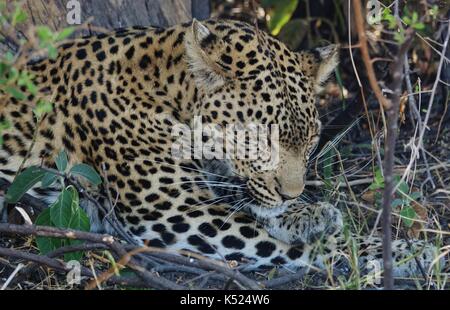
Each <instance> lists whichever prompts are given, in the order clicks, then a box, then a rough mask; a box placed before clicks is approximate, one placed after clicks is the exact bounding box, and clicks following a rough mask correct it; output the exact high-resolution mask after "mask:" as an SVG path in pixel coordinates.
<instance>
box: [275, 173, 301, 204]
mask: <svg viewBox="0 0 450 310" xmlns="http://www.w3.org/2000/svg"><path fill="white" fill-rule="evenodd" d="M275 181H276V186H275V190H276V192H277V193H278V194H279V195H280V197H281V198H282V199H283V200H293V199H296V198H298V197H300V195H301V194H302V193H303V190H304V189H305V185H304V183H303V182H296V183H295V184H286V183H285V184H283V183H282V182H280V180H279V179H278V178H276V179H275Z"/></svg>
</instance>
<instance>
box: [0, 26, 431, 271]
mask: <svg viewBox="0 0 450 310" xmlns="http://www.w3.org/2000/svg"><path fill="white" fill-rule="evenodd" d="M338 60H339V46H338V45H329V46H326V47H320V48H316V49H312V50H304V51H297V52H294V51H291V50H289V48H288V47H287V46H286V45H285V44H284V43H282V42H281V41H279V40H278V39H276V38H275V37H273V36H271V35H269V34H268V33H266V32H264V31H262V30H260V29H258V28H257V27H254V26H253V25H250V24H248V23H245V22H241V21H233V20H215V19H209V20H204V21H198V20H196V19H194V20H192V21H190V22H188V23H184V24H179V25H176V26H172V27H167V28H155V27H132V28H126V29H119V30H116V31H113V32H111V33H104V34H97V35H93V36H90V37H82V38H78V39H72V40H69V41H67V42H63V43H61V44H60V45H59V46H58V56H57V57H56V58H55V59H42V60H38V61H35V62H33V63H30V64H28V65H27V67H26V68H27V70H29V71H30V72H31V73H32V74H33V75H34V77H35V83H36V85H38V93H37V94H35V95H33V94H27V99H26V100H18V99H16V98H14V97H12V96H9V95H6V94H1V95H2V98H3V99H2V101H1V102H0V120H9V122H10V123H11V127H10V128H9V129H7V130H5V131H4V132H3V144H2V146H1V147H0V178H2V179H5V180H6V181H9V182H12V181H13V179H14V176H15V175H16V174H17V172H18V171H19V170H20V169H25V168H26V167H29V166H32V165H41V166H42V165H43V166H46V167H54V158H55V157H56V156H57V155H58V153H59V152H60V151H61V150H64V151H65V152H66V153H67V156H68V159H69V166H72V165H75V164H77V163H85V164H88V165H90V166H91V167H93V168H94V169H95V170H96V171H97V172H98V173H99V174H100V175H102V176H103V180H104V182H103V184H102V185H101V186H100V187H99V188H93V189H92V190H93V191H97V192H98V199H99V202H100V203H101V204H105V205H107V198H106V197H112V199H110V200H111V201H112V202H113V210H112V211H113V213H114V214H115V216H117V219H118V220H119V222H120V223H121V225H122V226H123V228H124V230H125V231H126V232H127V234H129V235H130V236H132V237H133V238H134V240H137V241H138V242H140V243H142V244H145V245H147V246H149V247H155V248H161V249H165V250H170V251H189V252H194V253H198V254H200V255H203V256H205V257H208V258H212V259H218V260H221V261H226V262H236V263H237V264H238V265H239V266H240V268H241V270H260V269H264V268H287V269H289V270H297V269H299V268H305V269H307V270H315V269H317V268H319V269H320V268H325V267H326V266H327V262H329V261H333V262H337V261H338V260H337V259H336V260H335V259H334V257H337V256H341V258H340V259H342V257H343V258H344V259H345V258H346V259H347V260H350V259H349V257H356V260H357V267H358V268H360V269H361V272H369V270H370V268H369V267H368V264H369V263H373V262H375V263H377V264H379V265H380V266H381V267H382V266H383V258H382V253H383V251H382V239H381V238H380V237H378V236H370V237H369V236H362V237H361V236H354V238H355V239H354V240H358V241H357V242H356V243H357V244H358V248H357V250H356V253H353V254H351V255H350V254H348V253H349V250H348V249H349V248H350V246H349V243H348V242H349V241H348V240H349V238H348V237H345V236H344V235H345V234H344V226H345V225H344V223H345V218H344V216H343V214H342V212H341V211H340V210H339V208H338V207H337V206H335V205H333V204H332V203H330V202H314V203H306V202H304V201H302V200H299V197H300V196H301V195H302V193H303V191H304V189H305V184H306V175H307V169H308V162H309V159H310V157H311V154H312V153H313V152H314V150H315V148H316V146H317V144H318V141H319V139H320V133H321V127H322V126H321V121H320V117H319V113H318V110H317V108H316V103H317V100H318V96H319V94H320V92H321V90H322V88H323V86H324V83H325V81H327V80H328V79H329V77H330V75H331V74H332V73H333V72H334V70H335V68H336V66H337V65H338ZM22 90H23V91H24V92H26V91H27V90H26V89H22ZM42 98H44V99H45V100H46V101H48V102H51V103H52V104H53V109H52V111H49V112H47V113H46V114H45V115H44V116H43V117H42V118H41V119H39V120H38V119H37V118H36V116H35V115H34V113H33V111H34V108H35V107H36V105H37V104H38V102H39V100H42ZM197 116H198V118H200V121H201V122H203V123H204V124H211V125H218V126H222V128H223V127H226V126H227V125H230V124H238V125H241V126H247V125H249V124H257V125H262V126H276V128H277V130H278V140H277V143H276V144H277V161H276V164H275V165H273V167H271V168H270V169H266V166H268V165H267V164H268V162H267V161H268V160H267V158H264V159H261V158H257V159H249V158H245V157H244V158H241V157H239V158H238V157H237V156H234V157H233V156H230V157H223V158H216V157H214V156H213V157H212V158H202V157H201V156H200V158H199V157H195V156H194V157H193V156H190V157H189V156H187V157H183V156H175V155H174V148H173V146H174V145H175V144H176V142H177V141H179V136H177V135H176V134H174V128H180V127H182V128H187V129H191V130H192V129H193V128H194V127H195V124H194V122H195V121H194V120H195V118H196V117H197ZM198 118H197V120H198ZM200 138H201V139H200V140H202V141H203V140H204V141H203V142H206V141H210V139H211V138H210V137H208V136H206V137H205V136H201V137H200ZM274 144H275V143H274ZM31 146H32V147H31ZM195 150H197V148H196V147H195V148H192V152H194V151H195ZM191 155H192V154H191ZM269 166H270V165H269ZM86 186H88V185H86ZM57 192H58V188H44V187H42V186H40V185H39V184H38V185H36V186H35V187H33V188H32V189H30V191H29V192H28V193H29V194H30V195H32V196H34V197H36V198H38V199H40V200H42V201H44V202H45V203H47V204H49V205H50V204H51V203H53V202H54V201H55V199H56V196H55V193H57ZM80 204H81V206H82V207H83V208H84V209H85V210H86V212H87V213H88V214H89V216H90V219H91V227H92V230H93V231H97V232H107V233H111V234H113V233H114V232H113V229H112V228H111V227H110V225H108V222H107V221H105V215H103V216H102V215H101V214H100V211H99V210H98V208H96V207H95V205H93V204H92V202H91V201H89V200H87V199H85V198H83V199H81V202H80ZM392 250H393V263H394V269H393V270H394V275H395V276H398V277H405V276H417V275H420V271H421V270H423V269H424V270H428V268H431V265H432V263H433V261H435V258H436V256H437V255H438V251H437V248H436V247H435V246H434V245H432V244H431V243H428V242H425V241H422V240H410V241H408V242H407V241H406V240H403V239H397V240H394V241H393V243H392ZM339 253H341V254H339ZM342 253H344V254H342ZM345 253H346V254H345ZM369 265H370V264H369Z"/></svg>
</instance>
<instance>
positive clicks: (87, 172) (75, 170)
mask: <svg viewBox="0 0 450 310" xmlns="http://www.w3.org/2000/svg"><path fill="white" fill-rule="evenodd" d="M70 173H71V174H73V175H78V176H81V177H83V178H85V179H86V180H88V181H89V182H90V183H91V184H93V185H95V186H97V185H100V184H102V178H101V177H100V176H99V175H98V173H97V172H96V171H95V170H94V168H92V167H91V166H89V165H86V164H78V165H75V166H73V167H72V169H70Z"/></svg>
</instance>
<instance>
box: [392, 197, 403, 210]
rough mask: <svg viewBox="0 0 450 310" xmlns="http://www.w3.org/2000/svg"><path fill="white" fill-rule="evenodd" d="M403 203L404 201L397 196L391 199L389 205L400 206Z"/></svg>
mask: <svg viewBox="0 0 450 310" xmlns="http://www.w3.org/2000/svg"><path fill="white" fill-rule="evenodd" d="M403 203H404V201H403V199H398V198H397V199H394V200H393V201H392V203H391V207H392V208H396V207H400V206H402V205H403Z"/></svg>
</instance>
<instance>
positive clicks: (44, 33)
mask: <svg viewBox="0 0 450 310" xmlns="http://www.w3.org/2000/svg"><path fill="white" fill-rule="evenodd" d="M36 34H37V36H38V38H39V40H41V41H44V42H48V41H51V40H52V39H53V32H52V31H51V30H50V28H48V27H47V26H37V27H36Z"/></svg>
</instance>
